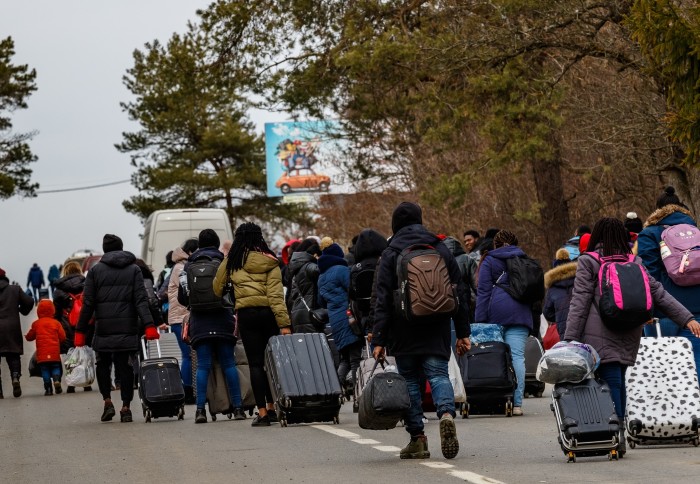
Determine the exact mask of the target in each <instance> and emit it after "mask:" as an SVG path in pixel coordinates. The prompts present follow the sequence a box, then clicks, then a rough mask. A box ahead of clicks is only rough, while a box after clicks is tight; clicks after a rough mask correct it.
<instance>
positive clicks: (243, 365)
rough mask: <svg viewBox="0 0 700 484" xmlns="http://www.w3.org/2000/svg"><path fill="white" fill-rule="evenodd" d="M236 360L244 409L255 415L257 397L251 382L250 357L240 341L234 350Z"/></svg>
mask: <svg viewBox="0 0 700 484" xmlns="http://www.w3.org/2000/svg"><path fill="white" fill-rule="evenodd" d="M234 356H235V358H236V369H237V370H238V382H239V384H240V386H241V398H242V399H243V408H244V409H245V410H248V413H249V414H250V415H253V411H254V410H255V395H254V394H253V384H252V382H251V381H250V366H248V357H247V356H246V354H245V348H243V342H242V341H241V340H240V339H239V340H238V342H237V343H236V348H235V350H234Z"/></svg>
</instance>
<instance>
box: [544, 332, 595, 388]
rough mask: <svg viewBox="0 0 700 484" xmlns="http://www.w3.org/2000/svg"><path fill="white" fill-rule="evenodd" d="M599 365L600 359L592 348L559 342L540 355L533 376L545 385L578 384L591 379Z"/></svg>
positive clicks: (576, 343) (582, 344) (573, 342)
mask: <svg viewBox="0 0 700 484" xmlns="http://www.w3.org/2000/svg"><path fill="white" fill-rule="evenodd" d="M599 364H600V357H599V356H598V352H597V351H596V350H595V349H593V347H592V346H590V345H587V344H585V343H578V342H576V341H572V342H570V343H567V342H565V341H560V342H559V343H557V344H555V345H554V346H552V348H551V349H549V350H547V351H545V353H544V355H542V358H540V362H539V364H538V365H537V373H536V375H535V376H536V377H537V379H538V380H539V381H542V382H545V383H553V384H555V383H564V382H570V383H578V382H581V381H583V380H585V379H586V378H589V377H591V376H592V375H593V372H594V371H595V370H596V369H597V368H598V365H599Z"/></svg>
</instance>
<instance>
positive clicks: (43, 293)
mask: <svg viewBox="0 0 700 484" xmlns="http://www.w3.org/2000/svg"><path fill="white" fill-rule="evenodd" d="M39 299H50V298H49V288H48V287H41V288H39Z"/></svg>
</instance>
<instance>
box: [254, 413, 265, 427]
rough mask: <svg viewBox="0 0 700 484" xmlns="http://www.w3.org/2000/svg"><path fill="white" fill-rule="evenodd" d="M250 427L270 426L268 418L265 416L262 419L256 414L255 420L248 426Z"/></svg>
mask: <svg viewBox="0 0 700 484" xmlns="http://www.w3.org/2000/svg"><path fill="white" fill-rule="evenodd" d="M250 426H251V427H269V426H270V417H268V416H267V415H265V416H264V417H261V416H260V414H258V413H256V414H255V418H254V419H253V423H251V424H250Z"/></svg>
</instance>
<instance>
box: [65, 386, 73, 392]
mask: <svg viewBox="0 0 700 484" xmlns="http://www.w3.org/2000/svg"><path fill="white" fill-rule="evenodd" d="M66 393H75V387H68V388H66Z"/></svg>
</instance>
